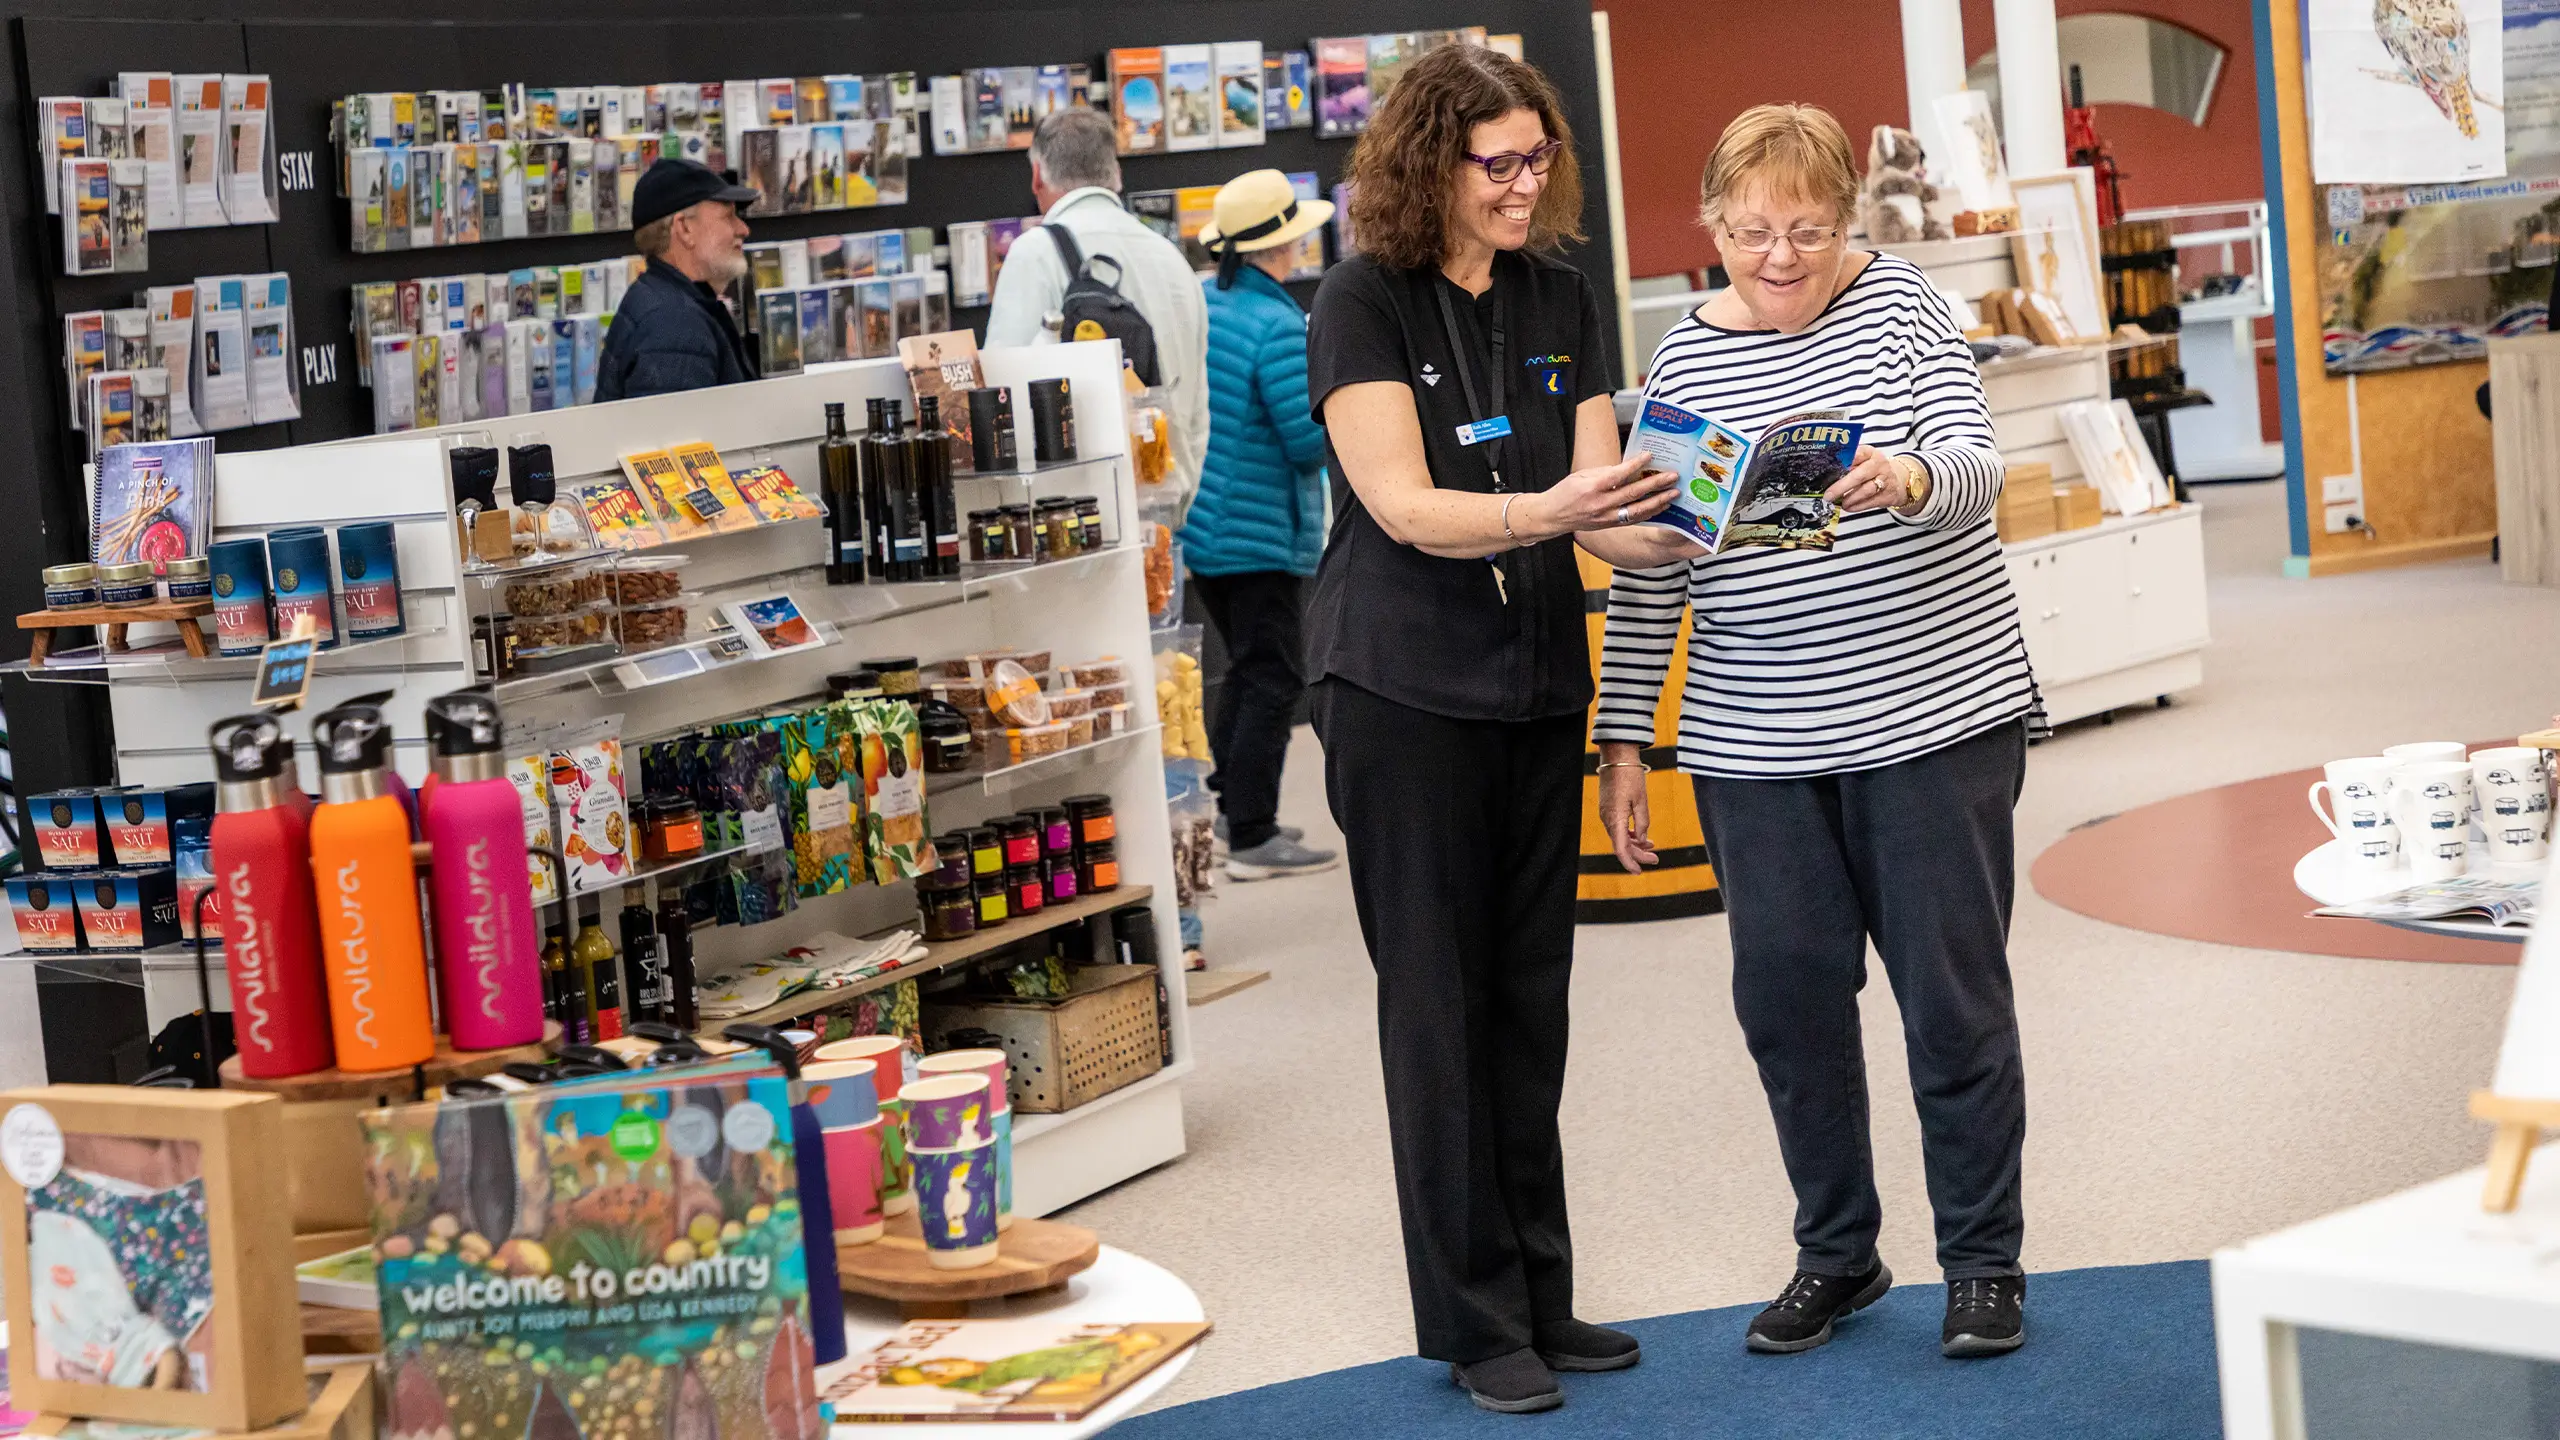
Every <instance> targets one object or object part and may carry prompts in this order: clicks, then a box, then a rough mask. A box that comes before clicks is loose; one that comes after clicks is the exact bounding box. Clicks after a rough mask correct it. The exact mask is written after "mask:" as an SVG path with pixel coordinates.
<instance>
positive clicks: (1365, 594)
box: [1307, 45, 1670, 1412]
mask: <svg viewBox="0 0 2560 1440" xmlns="http://www.w3.org/2000/svg"><path fill="white" fill-rule="evenodd" d="M1350 176H1351V185H1352V191H1351V219H1352V227H1353V229H1354V230H1355V231H1356V232H1357V233H1358V235H1359V237H1360V253H1359V254H1358V255H1357V256H1355V257H1353V258H1352V259H1349V260H1346V261H1344V262H1343V263H1341V264H1339V265H1336V266H1335V267H1333V269H1332V270H1331V271H1330V272H1328V273H1327V274H1326V276H1325V279H1324V285H1323V288H1322V289H1321V290H1319V291H1318V292H1317V295H1316V301H1315V308H1314V314H1313V316H1312V319H1311V322H1310V323H1311V329H1310V332H1309V335H1308V342H1307V359H1308V383H1307V391H1308V395H1309V400H1310V403H1311V404H1312V406H1313V408H1314V410H1315V412H1316V414H1317V415H1318V416H1319V418H1321V419H1322V420H1323V422H1324V426H1325V435H1326V459H1327V462H1328V464H1329V465H1330V467H1331V469H1332V471H1333V473H1334V474H1335V475H1336V476H1337V477H1340V478H1341V479H1342V480H1345V481H1347V482H1348V484H1349V491H1348V493H1347V494H1345V493H1342V492H1341V491H1339V490H1337V493H1336V497H1335V498H1336V509H1337V511H1338V512H1339V513H1338V518H1337V519H1336V521H1335V522H1334V526H1333V531H1332V534H1331V536H1330V537H1329V538H1328V540H1327V542H1326V545H1325V553H1324V558H1323V560H1322V562H1321V563H1320V564H1319V566H1318V568H1317V571H1316V583H1315V595H1314V600H1313V603H1312V605H1311V607H1310V611H1309V614H1308V619H1307V632H1308V648H1309V656H1308V671H1309V674H1310V675H1311V676H1312V677H1313V679H1314V692H1315V693H1314V697H1313V699H1314V712H1315V717H1314V718H1315V725H1316V733H1317V736H1318V738H1319V739H1321V740H1322V741H1323V743H1324V757H1325V790H1326V795H1327V797H1328V799H1329V800H1330V802H1331V805H1332V808H1333V814H1334V818H1335V820H1336V821H1337V822H1338V823H1339V824H1340V826H1341V828H1342V833H1343V838H1344V841H1345V849H1346V851H1347V859H1348V861H1349V865H1350V872H1351V890H1352V896H1353V900H1354V903H1355V905H1356V908H1357V910H1358V912H1359V917H1360V930H1361V935H1362V938H1363V939H1364V940H1365V941H1366V942H1367V944H1368V949H1369V958H1370V963H1371V964H1372V966H1373V967H1374V968H1375V969H1376V971H1377V977H1378V1049H1379V1054H1380V1058H1381V1060H1382V1061H1383V1063H1384V1068H1385V1071H1386V1089H1387V1121H1388V1136H1389V1143H1390V1146H1391V1148H1392V1150H1393V1153H1394V1157H1395V1171H1396V1198H1397V1203H1398V1207H1399V1210H1400V1213H1401V1215H1402V1219H1403V1224H1404V1249H1405V1269H1406V1273H1407V1277H1408V1280H1409V1283H1410V1285H1411V1289H1412V1292H1413V1314H1414V1330H1415V1333H1416V1339H1417V1340H1418V1342H1419V1347H1420V1350H1421V1353H1422V1354H1423V1355H1425V1356H1427V1357H1429V1358H1431V1359H1434V1360H1445V1361H1448V1362H1449V1363H1450V1365H1451V1370H1452V1378H1453V1379H1455V1380H1456V1381H1457V1383H1458V1384H1459V1385H1460V1386H1462V1387H1464V1389H1465V1390H1466V1391H1467V1393H1468V1394H1469V1395H1470V1396H1471V1397H1472V1398H1473V1399H1474V1400H1475V1402H1476V1403H1477V1404H1478V1405H1481V1406H1483V1407H1485V1408H1487V1409H1492V1410H1500V1411H1511V1412H1517V1411H1530V1410H1546V1409H1552V1408H1554V1407H1555V1406H1557V1405H1559V1404H1562V1403H1563V1401H1564V1396H1563V1393H1562V1391H1561V1390H1559V1389H1558V1387H1557V1385H1556V1382H1555V1377H1554V1374H1553V1372H1554V1371H1556V1370H1559V1369H1561V1370H1611V1369H1618V1368H1621V1367H1623V1366H1627V1365H1632V1364H1634V1363H1635V1362H1636V1358H1637V1351H1636V1342H1635V1341H1634V1339H1633V1338H1632V1337H1629V1336H1627V1335H1623V1334H1620V1333H1618V1332H1616V1331H1613V1330H1604V1329H1602V1328H1600V1327H1598V1326H1595V1325H1589V1324H1586V1323H1584V1322H1582V1321H1581V1320H1579V1319H1577V1318H1575V1316H1574V1313H1573V1249H1572V1242H1571V1238H1570V1236H1569V1235H1568V1233H1567V1226H1566V1222H1565V1185H1564V1150H1563V1145H1562V1142H1561V1140H1560V1138H1559V1136H1558V1134H1557V1126H1556V1107H1557V1104H1558V1100H1559V1097H1560V1096H1561V1094H1562V1091H1563V1088H1564V1062H1565V1029H1566V1026H1565V1010H1566V1003H1565V1002H1566V992H1567V988H1568V987H1567V982H1568V980H1569V978H1570V976H1571V971H1572V965H1573V892H1574V877H1575V873H1576V862H1577V853H1576V847H1577V843H1578V839H1579V833H1580V816H1581V809H1582V798H1581V789H1582V739H1583V725H1584V712H1585V709H1586V707H1587V706H1588V705H1589V704H1590V701H1591V695H1592V687H1591V675H1590V655H1589V646H1588V642H1587V640H1586V639H1585V630H1584V623H1585V622H1584V619H1583V613H1582V582H1581V580H1580V578H1579V576H1578V575H1577V573H1576V571H1575V568H1574V558H1573V546H1574V541H1575V539H1576V537H1578V536H1586V535H1588V534H1589V533H1591V532H1593V531H1596V530H1602V529H1608V528H1611V527H1618V526H1625V525H1627V524H1630V523H1632V522H1640V521H1642V520H1644V519H1646V518H1649V517H1650V516H1652V515H1654V514H1655V513H1657V512H1659V511H1660V510H1661V509H1662V508H1663V507H1664V506H1665V505H1667V504H1668V503H1669V502H1670V489H1669V483H1670V477H1669V476H1667V475H1663V474H1660V473H1655V474H1650V475H1644V474H1639V473H1638V471H1639V466H1638V465H1636V464H1626V463H1621V462H1620V459H1619V444H1618V433H1617V425H1616V421H1615V418H1614V417H1613V415H1612V414H1611V409H1610V398H1609V396H1610V376H1609V364H1608V360H1607V356H1606V350H1607V344H1606V340H1605V338H1604V336H1605V332H1604V331H1603V329H1602V326H1601V321H1600V300H1599V297H1598V296H1597V295H1596V294H1595V293H1594V291H1593V288H1592V286H1591V284H1590V282H1589V281H1587V280H1585V279H1584V278H1583V276H1582V273H1581V272H1580V271H1578V270H1575V269H1573V268H1572V267H1571V266H1568V265H1566V264H1564V263H1562V262H1561V261H1559V260H1556V259H1554V258H1552V256H1551V254H1550V253H1549V252H1551V251H1552V249H1553V248H1554V247H1555V246H1556V245H1558V244H1560V243H1562V242H1565V241H1570V240H1575V239H1579V238H1580V236H1579V234H1578V233H1577V230H1576V222H1577V220H1578V218H1579V217H1580V215H1581V211H1582V190H1581V186H1580V184H1579V182H1578V180H1577V177H1576V171H1575V166H1574V153H1573V135H1572V132H1571V131H1570V130H1569V129H1567V128H1566V125H1565V120H1564V107H1563V105H1562V103H1561V102H1560V101H1559V100H1558V98H1557V95H1556V91H1555V87H1554V86H1553V85H1551V84H1550V83H1549V82H1548V81H1547V79H1546V77H1545V76H1543V75H1541V74H1539V73H1538V72H1537V71H1536V70H1535V69H1532V68H1531V67H1529V66H1527V65H1524V64H1522V63H1520V62H1519V61H1516V60H1511V59H1507V58H1505V57H1504V56H1502V55H1499V54H1497V53H1495V52H1494V51H1492V50H1488V49H1485V48H1484V47H1482V46H1475V45H1450V46H1444V47H1442V48H1440V49H1437V50H1434V51H1432V52H1431V53H1430V54H1428V55H1425V56H1424V57H1423V58H1422V59H1420V60H1418V61H1416V62H1415V63H1414V65H1413V67H1412V68H1411V69H1409V70H1407V71H1406V72H1405V73H1404V76H1403V78H1402V79H1401V80H1400V81H1399V82H1398V83H1397V85H1396V87H1395V90H1394V91H1393V93H1392V94H1391V95H1390V96H1389V97H1388V99H1387V100H1386V102H1385V104H1383V105H1382V106H1380V107H1379V109H1378V112H1377V114H1376V115H1375V116H1374V117H1372V119H1371V120H1370V123H1369V128H1368V129H1367V130H1366V131H1365V132H1363V133H1362V135H1361V137H1360V141H1359V145H1358V148H1357V149H1356V150H1355V151H1354V152H1353V154H1352V158H1351V166H1350Z"/></svg>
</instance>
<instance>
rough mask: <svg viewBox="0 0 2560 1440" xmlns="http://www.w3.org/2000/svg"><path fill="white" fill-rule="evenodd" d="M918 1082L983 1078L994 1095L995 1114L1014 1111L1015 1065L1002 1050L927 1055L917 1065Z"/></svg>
mask: <svg viewBox="0 0 2560 1440" xmlns="http://www.w3.org/2000/svg"><path fill="white" fill-rule="evenodd" d="M916 1074H917V1076H918V1077H919V1078H921V1077H923V1076H926V1075H984V1076H986V1077H987V1084H988V1086H989V1087H990V1088H991V1089H992V1090H993V1091H994V1093H995V1102H996V1105H995V1113H997V1114H998V1115H1002V1114H1004V1113H1005V1112H1006V1111H1008V1110H1011V1109H1012V1108H1013V1091H1012V1088H1011V1086H1012V1083H1013V1065H1012V1062H1011V1061H1009V1060H1007V1059H1006V1058H1005V1053H1004V1052H1003V1051H1001V1050H945V1051H943V1052H942V1053H941V1054H939V1055H927V1056H926V1057H924V1058H923V1059H921V1060H918V1061H917V1062H916Z"/></svg>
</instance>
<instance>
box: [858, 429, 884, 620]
mask: <svg viewBox="0 0 2560 1440" xmlns="http://www.w3.org/2000/svg"><path fill="white" fill-rule="evenodd" d="M887 405H888V402H887V401H885V400H882V399H880V398H879V397H877V396H874V397H872V398H871V399H869V400H866V401H864V402H863V430H862V439H861V440H860V441H858V442H856V444H855V446H854V460H855V462H856V466H857V468H858V470H859V472H860V474H861V477H862V482H861V489H862V524H863V546H864V548H865V550H867V551H868V552H869V555H870V561H871V578H872V579H874V580H887V579H889V578H891V577H890V574H889V559H890V556H889V496H888V491H887V490H886V489H885V488H883V487H882V485H881V483H880V441H881V439H882V437H884V436H885V435H886V434H887V433H888V430H887V425H888V421H887V419H886V418H885V417H886V415H887Z"/></svg>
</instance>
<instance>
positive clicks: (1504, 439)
mask: <svg viewBox="0 0 2560 1440" xmlns="http://www.w3.org/2000/svg"><path fill="white" fill-rule="evenodd" d="M1434 279H1435V280H1437V281H1438V283H1436V284H1435V285H1433V286H1432V291H1431V293H1432V295H1433V296H1434V298H1436V299H1438V300H1439V302H1440V323H1441V324H1442V325H1443V326H1445V327H1446V328H1447V329H1448V332H1449V354H1450V355H1451V356H1452V357H1453V358H1454V359H1455V360H1456V361H1457V362H1458V388H1459V389H1461V390H1463V391H1464V392H1466V397H1467V419H1468V421H1469V422H1470V423H1473V424H1482V423H1483V422H1484V421H1487V420H1491V419H1494V418H1497V416H1496V415H1494V414H1487V413H1486V411H1485V405H1484V400H1483V398H1482V397H1480V396H1478V395H1477V394H1476V368H1475V365H1474V363H1473V360H1472V355H1473V352H1474V348H1475V347H1473V346H1471V345H1469V344H1468V343H1467V342H1466V338H1465V337H1464V336H1463V335H1461V334H1460V333H1459V332H1458V312H1457V309H1456V307H1454V306H1452V305H1451V304H1450V303H1449V282H1448V281H1447V280H1446V279H1444V278H1441V277H1434ZM1492 341H1493V376H1492V382H1493V383H1492V384H1491V385H1490V386H1489V387H1487V388H1489V389H1490V390H1491V391H1492V392H1493V398H1494V399H1495V401H1496V402H1498V403H1499V404H1501V405H1502V406H1503V409H1504V411H1508V409H1509V407H1510V402H1511V394H1510V386H1508V385H1506V384H1504V383H1503V382H1504V381H1505V380H1507V379H1509V378H1510V372H1509V371H1507V370H1505V369H1503V366H1502V352H1503V344H1504V337H1503V332H1502V302H1501V301H1500V300H1499V299H1497V300H1495V301H1494V302H1493V335H1492ZM1477 443H1479V444H1481V445H1483V446H1484V448H1485V463H1486V464H1488V465H1490V466H1492V467H1493V488H1494V490H1495V491H1496V492H1497V493H1499V492H1500V491H1501V489H1502V459H1503V455H1504V453H1505V451H1506V450H1507V448H1508V447H1509V445H1510V439H1509V437H1508V436H1496V437H1494V438H1492V439H1488V440H1482V441H1479V442H1477Z"/></svg>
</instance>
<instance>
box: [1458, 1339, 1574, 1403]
mask: <svg viewBox="0 0 2560 1440" xmlns="http://www.w3.org/2000/svg"><path fill="white" fill-rule="evenodd" d="M1449 1379H1450V1381H1451V1382H1452V1383H1454V1384H1456V1385H1457V1386H1458V1387H1459V1388H1461V1389H1463V1390H1465V1391H1466V1392H1467V1397H1468V1398H1469V1399H1471V1400H1473V1401H1475V1402H1476V1406H1477V1408H1479V1409H1483V1410H1492V1411H1495V1412H1497V1413H1499V1414H1504V1415H1526V1414H1528V1413H1530V1412H1531V1411H1534V1410H1553V1409H1554V1408H1556V1407H1557V1406H1559V1405H1561V1404H1563V1403H1564V1391H1563V1390H1562V1389H1560V1388H1558V1386H1557V1385H1556V1377H1555V1376H1554V1374H1553V1373H1551V1372H1550V1371H1549V1370H1548V1369H1547V1366H1546V1362H1545V1361H1543V1360H1540V1359H1539V1358H1538V1352H1537V1351H1535V1350H1528V1349H1521V1350H1514V1351H1512V1352H1511V1353H1510V1354H1508V1355H1496V1356H1495V1357H1493V1358H1492V1359H1490V1360H1479V1361H1477V1362H1476V1363H1474V1364H1473V1365H1452V1366H1450V1367H1449Z"/></svg>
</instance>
